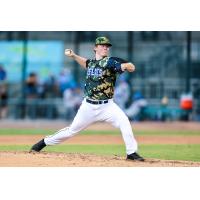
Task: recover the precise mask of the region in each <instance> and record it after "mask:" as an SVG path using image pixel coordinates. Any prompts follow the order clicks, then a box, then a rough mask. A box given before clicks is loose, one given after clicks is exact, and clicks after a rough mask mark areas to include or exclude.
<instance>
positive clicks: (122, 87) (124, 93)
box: [114, 78, 130, 110]
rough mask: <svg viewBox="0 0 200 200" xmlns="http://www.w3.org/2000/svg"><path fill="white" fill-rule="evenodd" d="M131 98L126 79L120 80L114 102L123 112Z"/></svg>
mask: <svg viewBox="0 0 200 200" xmlns="http://www.w3.org/2000/svg"><path fill="white" fill-rule="evenodd" d="M129 96H130V88H129V85H128V83H127V82H126V81H125V79H124V78H121V79H120V80H119V83H118V85H117V86H116V88H115V93H114V100H115V102H116V103H117V104H118V105H119V107H120V108H121V109H122V110H124V109H125V108H126V103H127V101H128V99H129Z"/></svg>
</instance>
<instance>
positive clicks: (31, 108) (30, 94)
mask: <svg viewBox="0 0 200 200" xmlns="http://www.w3.org/2000/svg"><path fill="white" fill-rule="evenodd" d="M25 92H26V98H27V114H28V117H30V118H32V119H34V118H36V115H37V113H36V111H37V98H38V80H37V75H36V74H35V73H33V72H32V73H30V74H29V77H28V79H27V80H26V90H25Z"/></svg>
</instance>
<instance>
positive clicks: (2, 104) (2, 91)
mask: <svg viewBox="0 0 200 200" xmlns="http://www.w3.org/2000/svg"><path fill="white" fill-rule="evenodd" d="M7 112H8V93H7V85H6V84H5V83H3V84H2V83H1V84H0V118H1V119H4V118H6V117H7Z"/></svg>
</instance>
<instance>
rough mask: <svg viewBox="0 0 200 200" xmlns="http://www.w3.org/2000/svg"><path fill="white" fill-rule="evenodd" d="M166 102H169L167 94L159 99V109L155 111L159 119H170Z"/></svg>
mask: <svg viewBox="0 0 200 200" xmlns="http://www.w3.org/2000/svg"><path fill="white" fill-rule="evenodd" d="M168 104H169V99H168V97H167V96H164V97H163V98H162V99H161V106H160V109H159V110H158V112H157V119H158V120H159V121H163V122H164V121H166V120H168V119H170V118H171V117H170V112H169V110H168Z"/></svg>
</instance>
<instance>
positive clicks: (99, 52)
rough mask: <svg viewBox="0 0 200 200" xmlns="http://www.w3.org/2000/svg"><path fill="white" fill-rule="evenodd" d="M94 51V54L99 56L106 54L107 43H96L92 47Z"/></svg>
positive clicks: (107, 49)
mask: <svg viewBox="0 0 200 200" xmlns="http://www.w3.org/2000/svg"><path fill="white" fill-rule="evenodd" d="M94 51H95V53H96V55H98V56H100V57H105V56H108V53H109V45H107V44H101V45H96V46H95V47H94Z"/></svg>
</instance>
